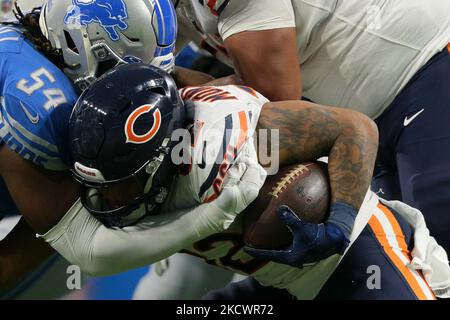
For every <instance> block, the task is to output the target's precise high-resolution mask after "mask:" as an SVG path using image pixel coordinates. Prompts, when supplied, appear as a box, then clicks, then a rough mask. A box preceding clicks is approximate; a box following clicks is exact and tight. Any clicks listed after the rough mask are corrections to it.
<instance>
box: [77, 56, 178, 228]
mask: <svg viewBox="0 0 450 320" xmlns="http://www.w3.org/2000/svg"><path fill="white" fill-rule="evenodd" d="M184 115H185V112H184V105H183V101H182V100H181V98H180V96H179V94H178V91H177V87H176V85H175V82H174V80H173V79H172V78H171V77H170V76H169V75H168V74H167V73H166V72H164V71H163V70H161V69H159V68H156V67H153V66H149V65H145V64H123V65H120V66H118V67H116V68H115V69H113V70H111V71H108V72H107V73H106V74H104V75H103V76H102V77H100V78H99V79H98V81H96V82H95V83H94V84H92V85H91V86H90V87H89V88H88V89H87V90H85V91H84V92H83V93H82V95H81V96H80V98H79V100H78V102H77V103H76V105H75V108H74V110H73V113H72V115H71V117H70V121H69V141H70V151H71V158H72V159H71V161H72V163H73V166H72V173H73V175H74V177H75V179H76V180H77V181H78V182H80V183H81V184H82V186H83V191H82V196H81V201H82V203H83V205H84V207H85V208H86V209H87V210H88V211H89V212H90V213H91V214H92V215H93V216H95V217H96V218H97V219H98V220H100V221H101V222H103V224H104V225H105V226H108V227H124V226H127V225H130V224H132V223H134V222H136V221H137V220H139V219H140V218H142V217H144V216H146V215H147V214H156V213H158V208H159V207H160V205H161V204H162V203H163V202H164V201H165V199H166V197H167V195H168V193H169V188H170V186H171V185H172V182H173V180H174V178H175V174H176V166H175V165H174V164H173V162H172V159H171V157H170V151H171V150H172V148H173V145H174V143H175V142H173V141H172V140H171V135H172V133H173V131H174V130H177V129H180V128H182V127H184V125H185V123H184V122H185V118H184Z"/></svg>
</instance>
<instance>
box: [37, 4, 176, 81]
mask: <svg viewBox="0 0 450 320" xmlns="http://www.w3.org/2000/svg"><path fill="white" fill-rule="evenodd" d="M40 27H41V30H42V32H43V34H44V35H45V36H46V37H47V39H48V40H49V41H50V42H51V44H52V46H53V47H54V48H56V49H60V50H61V52H62V55H63V59H64V62H65V64H66V65H67V68H65V69H64V72H65V73H66V74H67V75H68V76H69V77H70V78H71V79H72V80H73V81H74V82H75V84H76V85H77V86H78V87H79V88H80V89H81V90H85V89H86V88H87V87H88V86H89V84H91V83H92V82H93V81H94V80H95V79H96V78H97V77H98V76H100V75H101V74H103V73H104V72H105V71H107V70H109V69H110V68H112V67H114V66H115V65H117V64H118V63H124V62H129V61H137V62H144V63H148V64H152V65H154V66H157V67H160V68H162V69H164V70H165V71H167V72H171V71H172V69H173V67H174V60H175V58H174V49H175V40H176V34H177V19H176V13H175V9H174V7H173V4H172V1H171V0H45V2H44V4H43V6H42V9H41V16H40Z"/></svg>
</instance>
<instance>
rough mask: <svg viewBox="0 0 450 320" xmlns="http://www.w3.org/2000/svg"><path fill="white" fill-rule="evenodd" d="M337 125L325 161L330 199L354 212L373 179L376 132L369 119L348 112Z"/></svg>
mask: <svg viewBox="0 0 450 320" xmlns="http://www.w3.org/2000/svg"><path fill="white" fill-rule="evenodd" d="M340 126H341V128H340V134H339V136H338V137H337V139H336V141H335V142H334V144H333V147H332V148H331V150H330V155H329V158H328V171H329V175H330V185H331V189H332V199H331V200H332V203H336V202H343V203H346V204H349V205H351V206H352V207H353V208H354V209H355V210H356V211H358V210H359V208H360V206H361V204H362V202H363V200H364V197H365V195H366V193H367V189H368V188H369V186H370V182H371V180H372V176H373V170H374V165H375V160H376V155H377V149H378V130H377V128H376V125H375V124H374V123H373V121H372V120H370V119H369V118H367V117H366V116H364V115H362V114H360V113H356V112H351V113H348V115H347V117H346V118H345V120H344V121H342V122H341V124H340Z"/></svg>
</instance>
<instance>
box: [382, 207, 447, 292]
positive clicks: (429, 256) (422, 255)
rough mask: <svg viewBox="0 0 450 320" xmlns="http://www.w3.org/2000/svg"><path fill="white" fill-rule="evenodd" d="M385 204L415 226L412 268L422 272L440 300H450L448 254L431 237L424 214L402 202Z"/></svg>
mask: <svg viewBox="0 0 450 320" xmlns="http://www.w3.org/2000/svg"><path fill="white" fill-rule="evenodd" d="M380 200H381V202H382V203H383V204H385V205H386V206H388V207H390V208H393V209H394V210H396V211H397V212H400V213H402V216H403V218H405V220H406V221H407V222H408V223H409V224H410V225H411V226H414V249H413V250H412V252H411V255H412V257H413V259H412V261H411V263H410V268H411V269H413V270H421V271H422V273H423V275H424V277H425V279H426V281H427V283H428V284H430V287H431V288H432V289H433V291H434V293H435V295H436V296H437V297H439V298H446V299H448V298H450V268H449V261H448V256H447V253H446V252H445V250H444V248H442V247H441V246H439V245H438V244H437V242H436V240H435V239H434V238H433V237H431V236H430V231H429V230H428V228H427V226H426V224H425V218H424V217H423V215H422V213H421V212H420V211H419V210H417V209H415V208H412V207H410V206H408V205H407V204H405V203H403V202H400V201H386V200H383V199H380Z"/></svg>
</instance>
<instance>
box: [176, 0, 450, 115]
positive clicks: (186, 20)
mask: <svg viewBox="0 0 450 320" xmlns="http://www.w3.org/2000/svg"><path fill="white" fill-rule="evenodd" d="M208 4H210V5H208ZM212 4H214V5H212ZM177 12H178V16H179V20H180V26H181V29H182V30H181V31H182V32H181V33H185V34H186V31H183V29H186V28H188V29H190V30H191V34H192V32H196V33H197V36H193V40H196V41H197V42H198V41H199V40H202V41H203V43H204V44H205V43H207V44H208V46H207V47H209V48H210V49H212V50H213V51H214V53H215V54H216V55H217V57H218V58H220V59H221V60H223V61H227V62H228V63H231V61H230V59H228V58H227V54H226V50H225V49H224V46H223V40H225V39H227V38H228V37H230V36H232V35H234V34H237V33H240V32H244V31H257V30H268V29H276V28H286V27H296V28H297V43H298V56H299V60H300V65H301V69H302V78H303V93H304V95H305V96H306V97H308V98H310V99H312V100H313V101H315V102H317V103H321V104H326V105H333V106H339V107H348V108H352V109H355V110H358V111H360V112H363V113H365V114H366V115H368V116H370V117H372V118H376V117H377V116H379V115H380V114H381V113H382V112H383V111H384V110H385V108H386V107H388V106H389V105H390V104H391V102H392V101H393V100H394V98H395V96H396V95H398V94H399V92H400V91H401V89H402V88H403V87H404V86H405V85H406V84H407V83H408V82H409V80H411V79H412V77H413V76H414V74H416V73H417V71H418V70H419V69H420V68H421V67H422V66H424V65H425V63H426V62H427V61H429V60H430V58H431V57H432V56H433V55H435V54H436V53H438V52H439V51H441V50H442V49H444V48H445V47H446V46H447V44H448V43H449V42H450V1H448V0H277V1H273V0H217V1H199V0H181V4H180V5H179V7H178V9H177ZM204 47H205V46H204ZM248 50H251V48H248Z"/></svg>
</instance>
